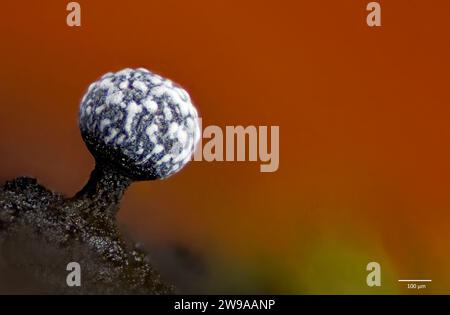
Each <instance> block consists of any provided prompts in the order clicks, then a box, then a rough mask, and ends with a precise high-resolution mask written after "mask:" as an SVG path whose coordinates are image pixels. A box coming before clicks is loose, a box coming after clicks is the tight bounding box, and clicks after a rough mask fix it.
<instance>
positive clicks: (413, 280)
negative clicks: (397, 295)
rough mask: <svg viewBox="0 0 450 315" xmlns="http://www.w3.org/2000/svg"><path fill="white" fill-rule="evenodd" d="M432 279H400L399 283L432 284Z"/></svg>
mask: <svg viewBox="0 0 450 315" xmlns="http://www.w3.org/2000/svg"><path fill="white" fill-rule="evenodd" d="M431 281H432V280H431V279H400V280H398V282H431Z"/></svg>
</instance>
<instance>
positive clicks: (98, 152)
mask: <svg viewBox="0 0 450 315" xmlns="http://www.w3.org/2000/svg"><path fill="white" fill-rule="evenodd" d="M79 126H80V130H81V135H82V137H83V140H84V141H85V143H86V145H87V147H88V149H89V151H90V152H91V153H92V155H93V156H94V157H95V159H96V161H97V163H101V164H108V165H111V166H112V167H114V168H116V169H117V170H118V171H120V172H122V173H123V174H125V175H127V176H129V177H130V178H131V179H133V180H151V179H163V178H166V177H168V176H170V175H172V174H174V173H175V172H177V171H179V170H180V169H181V168H182V167H183V166H185V165H186V163H187V162H188V161H189V160H190V158H191V155H192V153H193V152H194V150H195V146H196V144H197V142H198V140H199V138H200V128H199V124H198V114H197V110H196V109H195V107H194V105H193V104H192V102H191V99H190V97H189V94H188V93H187V92H186V91H185V90H184V89H182V88H181V87H180V86H179V85H177V84H176V83H174V82H172V81H171V80H168V79H165V78H163V77H161V76H159V75H157V74H154V73H152V72H150V71H148V70H146V69H143V68H139V69H124V70H122V71H119V72H116V73H107V74H105V75H104V76H103V77H101V78H100V79H99V80H98V81H96V82H94V83H92V84H91V85H90V86H89V89H88V91H87V92H86V94H85V95H84V97H83V99H82V101H81V106H80V113H79Z"/></svg>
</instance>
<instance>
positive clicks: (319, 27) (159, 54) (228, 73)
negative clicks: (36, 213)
mask: <svg viewBox="0 0 450 315" xmlns="http://www.w3.org/2000/svg"><path fill="white" fill-rule="evenodd" d="M68 2H69V1H62V0H60V1H37V0H33V1H26V2H21V3H19V2H12V1H10V2H5V3H2V4H1V6H0V26H1V27H0V35H1V36H0V38H1V50H0V62H1V71H2V72H1V84H0V96H1V100H2V104H1V106H0V131H1V132H0V140H1V142H0V172H1V173H0V180H1V181H2V182H3V181H5V180H7V179H10V178H13V177H16V176H20V175H29V176H34V177H37V178H38V179H39V181H40V182H41V183H42V184H44V185H46V186H47V187H49V188H51V189H53V190H56V191H60V192H63V193H65V194H67V195H72V194H74V193H75V192H76V191H77V190H78V189H80V188H81V187H82V186H83V184H84V183H85V181H86V180H87V178H88V176H89V173H90V171H91V169H92V168H93V159H92V157H91V156H90V154H89V153H88V151H87V149H86V148H85V146H84V144H83V142H82V140H81V137H80V135H79V130H78V127H77V114H78V106H79V101H80V99H81V97H82V95H83V93H84V92H85V90H86V88H87V86H88V85H89V83H90V82H92V81H94V80H96V79H97V78H98V77H99V76H101V75H102V74H103V73H105V72H108V71H117V70H120V69H122V68H125V67H145V68H148V69H150V70H152V71H155V72H157V73H160V74H162V75H163V76H166V77H169V78H171V79H173V80H174V81H176V82H178V83H180V84H181V85H182V86H184V87H185V88H186V89H187V90H188V91H189V92H190V94H191V96H192V99H193V101H194V102H195V103H196V105H197V107H198V109H199V113H200V115H201V116H202V118H203V125H204V126H206V125H210V124H215V125H219V126H222V127H224V126H226V125H256V126H259V125H279V126H280V168H279V170H278V171H277V172H275V173H260V172H259V164H258V163H255V162H252V163H250V162H245V163H243V162H240V163H237V162H213V163H208V162H192V163H190V165H188V167H186V169H184V170H183V171H182V172H181V173H179V174H177V175H175V176H173V177H171V178H169V179H168V180H165V181H156V182H144V183H136V184H134V185H133V186H132V187H131V188H130V189H129V190H128V191H127V194H126V196H125V200H124V204H123V207H122V209H121V210H120V213H119V221H120V223H121V224H122V225H123V229H124V230H125V231H128V233H131V234H132V235H133V237H134V239H137V240H140V241H142V242H146V243H149V244H151V245H149V246H150V249H152V247H153V248H154V249H155V251H156V252H157V251H158V250H159V248H164V247H166V246H171V245H169V244H179V246H182V247H183V248H186V249H187V251H189V252H192V253H193V254H192V255H194V256H195V257H198V259H199V260H200V261H201V262H202V263H201V264H202V265H204V268H203V269H204V271H202V274H201V275H200V276H198V275H197V276H195V277H193V278H192V279H191V278H186V277H184V278H183V276H181V278H180V279H178V280H176V279H175V278H176V277H174V276H173V274H171V272H173V270H172V271H171V270H166V271H165V269H164V265H165V264H164V263H163V262H164V261H165V260H164V259H162V258H161V259H160V260H158V257H159V256H158V255H156V258H155V260H156V261H155V264H156V265H157V266H159V267H160V269H162V272H163V276H164V275H166V277H167V278H168V279H170V280H172V278H173V281H175V284H176V285H178V286H179V287H181V288H186V292H211V293H216V292H235V293H242V292H244V293H245V292H252V293H261V292H269V293H273V292H274V293H411V291H410V290H407V289H405V286H404V284H399V283H398V282H397V279H401V278H406V279H408V278H419V279H420V278H425V279H433V282H432V283H430V284H429V285H428V288H427V290H424V292H422V293H450V271H449V269H448V265H449V264H450V253H449V249H450V234H449V233H450V232H449V231H450V213H449V210H450V198H449V187H450V167H449V163H448V161H449V158H450V149H449V146H448V143H449V141H450V124H449V123H448V121H449V118H450V108H449V104H450V93H449V90H448V86H449V82H450V58H449V56H450V43H449V39H448V35H449V30H450V19H448V11H449V10H450V2H448V1H446V0H435V1H432V2H427V1H423V0H422V1H418V0H396V1H380V3H381V6H382V24H383V26H382V27H380V28H369V27H368V26H367V25H366V16H367V11H366V4H367V3H368V2H369V1H368V0H341V1H333V0H320V1H317V0H314V1H313V0H307V1H296V0H292V1H288V0H282V1H256V0H247V1H237V0H232V1H224V0H218V1H206V0H205V1H200V0H192V1H181V0H178V1H177V0H168V1H135V0H130V1H87V0H84V1H78V2H79V3H80V4H81V23H82V26H81V27H79V28H76V27H74V28H71V27H68V26H67V25H66V15H67V13H68V12H67V11H66V5H67V3H68ZM177 246H178V245H177ZM150 252H151V250H150ZM160 256H161V255H160ZM161 257H162V256H161ZM166 260H167V258H166ZM169 260H170V259H169ZM370 261H377V262H379V263H380V264H381V267H382V287H381V288H369V287H367V285H366V275H367V272H366V270H365V268H366V264H367V263H368V262H370ZM173 268H174V269H177V268H180V269H181V268H183V267H182V266H179V265H177V264H176V263H174V266H173ZM203 269H202V270H203ZM171 277H172V278H171ZM177 281H178V282H177ZM189 281H191V282H192V283H186V282H189ZM194 282H195V283H194ZM412 293H415V292H412Z"/></svg>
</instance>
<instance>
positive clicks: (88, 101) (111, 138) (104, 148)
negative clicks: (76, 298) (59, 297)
mask: <svg viewBox="0 0 450 315" xmlns="http://www.w3.org/2000/svg"><path fill="white" fill-rule="evenodd" d="M79 127H80V131H81V135H82V138H83V140H84V142H85V143H86V146H87V147H88V149H89V151H90V152H91V153H92V155H93V156H94V158H95V162H96V163H95V168H94V170H93V171H92V173H91V176H90V179H89V181H88V182H87V184H86V185H85V186H84V187H83V189H82V190H81V191H79V192H78V193H77V194H76V195H75V196H74V197H71V198H65V197H64V196H62V195H60V194H58V193H54V192H51V191H49V190H47V189H46V188H44V187H43V186H41V185H39V184H38V183H37V180H36V179H33V178H26V177H19V178H16V179H14V180H12V181H8V182H7V183H5V185H3V186H2V187H0V279H3V280H1V281H0V292H2V291H5V292H6V293H10V292H11V290H13V291H14V290H15V291H17V292H38V293H74V292H76V293H149V294H166V293H171V292H173V287H171V286H169V285H166V284H164V283H163V282H162V281H161V280H160V277H159V275H158V273H157V272H156V271H155V270H154V269H153V267H152V266H151V265H150V264H149V263H148V256H146V254H145V253H144V251H143V250H142V249H141V248H139V246H137V245H135V244H134V243H132V242H127V241H125V240H124V239H123V238H122V236H121V235H120V232H119V230H118V228H117V224H116V218H115V215H116V212H117V210H118V208H119V203H120V200H121V198H122V196H123V194H124V192H125V190H126V189H127V187H128V186H129V185H130V184H131V183H132V182H133V181H140V180H155V179H165V178H167V177H169V176H171V175H173V174H174V173H176V172H178V171H180V170H181V169H182V168H183V167H184V166H185V165H186V164H187V163H188V162H189V160H190V158H191V156H192V153H193V152H194V150H195V146H196V144H197V142H198V140H199V137H200V129H199V124H198V115H197V110H196V109H195V107H194V105H193V104H192V102H191V99H190V97H189V94H188V93H187V92H186V91H185V90H184V89H182V88H181V87H180V86H179V85H177V84H176V83H174V82H172V81H171V80H168V79H165V78H163V77H161V76H159V75H157V74H154V73H152V72H150V71H148V70H146V69H143V68H139V69H124V70H122V71H119V72H116V73H107V74H105V75H104V76H102V77H101V78H100V79H99V80H98V81H96V82H94V83H92V84H91V85H90V86H89V89H88V91H87V92H86V94H85V95H84V96H83V98H82V101H81V105H80V113H79ZM71 261H76V262H78V263H80V265H81V267H82V270H83V285H82V286H80V287H68V286H67V284H66V276H67V271H66V269H65V268H66V265H67V263H69V262H71ZM18 275H20V276H18ZM18 278H19V279H22V280H20V281H18V280H17V279H18Z"/></svg>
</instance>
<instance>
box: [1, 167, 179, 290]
mask: <svg viewBox="0 0 450 315" xmlns="http://www.w3.org/2000/svg"><path fill="white" fill-rule="evenodd" d="M129 184H130V180H129V179H128V178H126V177H125V176H123V175H121V174H118V173H115V172H113V171H112V170H110V169H107V168H104V167H100V166H97V167H96V168H95V170H94V171H93V172H92V174H91V178H90V180H89V181H88V183H87V184H86V186H85V187H84V188H83V189H82V190H81V191H80V192H79V193H78V194H76V195H75V197H72V198H69V199H66V198H64V196H62V195H60V194H57V193H54V192H51V191H49V190H47V189H46V188H45V187H43V186H41V185H39V184H38V183H37V181H36V180H35V179H33V178H25V177H19V178H17V179H14V180H12V181H9V182H7V183H5V185H4V186H0V279H1V281H0V293H39V294H45V293H52V294H53V293H70V294H74V293H75V294H86V293H87V294H91V293H94V294H110V293H112V294H130V293H139V294H168V293H172V292H173V288H172V287H171V286H168V285H166V284H164V283H163V282H162V281H161V280H160V277H159V274H158V273H157V272H156V271H155V270H154V269H153V267H152V266H151V265H150V263H149V262H148V258H147V257H148V256H147V255H146V254H145V253H144V251H143V250H142V249H141V248H138V247H136V246H135V245H134V243H132V242H128V241H125V239H124V238H123V237H122V236H121V234H120V232H119V229H118V228H117V224H116V219H115V214H116V212H117V210H118V208H119V202H120V199H121V197H122V195H123V193H124V191H125V189H126V188H127V186H128V185H129ZM72 261H75V262H78V263H79V264H80V265H81V268H82V286H81V287H68V286H67V284H66V276H67V274H68V272H67V271H66V266H67V264H68V263H69V262H72Z"/></svg>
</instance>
